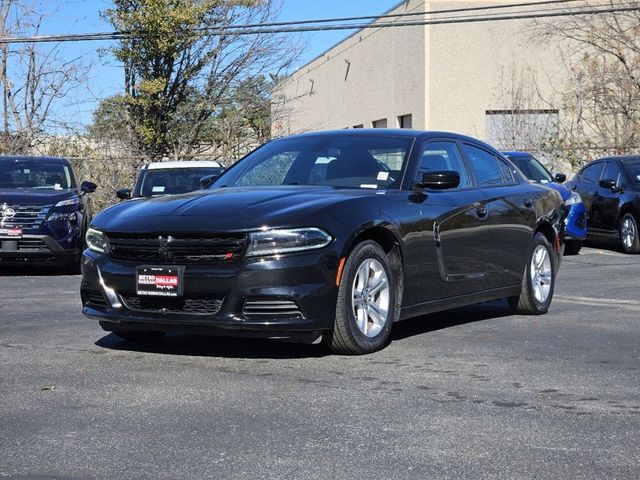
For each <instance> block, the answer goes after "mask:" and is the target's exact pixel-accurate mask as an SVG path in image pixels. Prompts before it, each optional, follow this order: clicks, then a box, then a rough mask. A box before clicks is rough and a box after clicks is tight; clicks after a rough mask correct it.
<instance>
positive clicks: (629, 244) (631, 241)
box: [620, 213, 640, 253]
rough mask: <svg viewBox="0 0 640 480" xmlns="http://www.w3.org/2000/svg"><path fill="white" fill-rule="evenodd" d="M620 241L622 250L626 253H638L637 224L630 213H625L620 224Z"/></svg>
mask: <svg viewBox="0 0 640 480" xmlns="http://www.w3.org/2000/svg"><path fill="white" fill-rule="evenodd" d="M620 241H621V242H622V248H623V249H624V251H625V252H627V253H638V252H640V235H638V222H637V221H636V217H634V216H633V215H632V214H631V213H625V214H624V216H623V217H622V221H621V222H620Z"/></svg>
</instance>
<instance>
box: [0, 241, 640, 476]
mask: <svg viewBox="0 0 640 480" xmlns="http://www.w3.org/2000/svg"><path fill="white" fill-rule="evenodd" d="M639 268H640V256H629V255H624V254H622V253H618V252H616V251H614V250H610V249H600V248H586V249H583V251H582V253H581V255H579V256H576V257H568V258H565V260H564V264H563V265H562V268H561V271H560V274H559V277H558V282H557V288H556V293H555V299H554V302H553V305H552V308H551V311H550V313H549V314H548V315H546V316H542V317H520V316H513V315H510V313H509V310H508V308H507V307H506V303H503V302H495V303H491V304H484V305H479V306H474V307H470V308H465V309H460V310H456V311H453V312H448V313H443V314H438V315H430V316H426V317H422V318H418V319H414V320H409V321H405V322H401V323H399V324H397V325H396V326H395V327H394V332H393V343H392V344H391V345H390V346H389V347H388V348H386V349H385V350H383V351H381V352H378V353H375V354H372V355H368V356H362V357H343V356H332V355H328V354H327V352H325V351H324V350H323V349H322V348H321V347H320V346H317V345H294V344H286V343H279V342H275V341H259V340H246V339H244V340H242V339H240V340H236V339H228V338H210V337H195V336H187V335H169V336H167V337H165V338H164V339H162V340H160V341H158V342H157V343H155V344H151V345H147V346H139V345H135V344H131V343H127V342H124V341H120V340H118V338H117V337H115V336H113V335H110V334H107V333H106V332H103V331H102V330H101V329H100V328H99V327H98V325H97V323H94V322H93V321H90V320H87V319H85V318H84V317H83V316H82V315H81V314H80V299H79V293H78V286H79V277H78V276H56V275H55V274H53V273H48V274H44V275H43V274H41V273H40V272H39V271H37V270H35V271H34V270H32V271H18V272H15V271H4V273H3V274H1V276H0V292H1V295H2V296H1V297H0V478H7V477H8V478H19V479H26V478H33V479H44V478H52V479H93V478H105V479H106V478H109V479H114V478H119V479H120V478H122V479H126V478H131V479H134V478H136V479H137V478H154V479H177V478H180V479H184V478H194V479H199V478H216V479H219V478H232V479H236V478H237V479H270V478H292V479H311V478H318V479H326V478H369V479H374V478H375V479H391V478H393V479H405V478H407V479H408V478H412V479H426V478H438V479H449V478H450V479H460V478H472V479H484V478H487V479H489V478H491V479H495V478H504V479H520V478H562V479H583V478H593V479H604V478H606V479H614V478H616V479H623V478H624V479H626V478H628V479H634V480H635V479H637V478H638V477H639V475H640V474H639V472H640V446H639V445H640V328H639V327H640V318H639V317H640V298H638V285H639V283H640V277H639V275H638V271H639Z"/></svg>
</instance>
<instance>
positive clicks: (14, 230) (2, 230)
mask: <svg viewBox="0 0 640 480" xmlns="http://www.w3.org/2000/svg"><path fill="white" fill-rule="evenodd" d="M0 238H10V239H11V240H15V239H16V238H22V228H20V227H0Z"/></svg>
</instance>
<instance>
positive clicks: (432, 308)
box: [400, 285, 522, 320]
mask: <svg viewBox="0 0 640 480" xmlns="http://www.w3.org/2000/svg"><path fill="white" fill-rule="evenodd" d="M521 291H522V285H513V286H510V287H500V288H495V289H492V290H485V291H482V292H477V293H470V294H466V295H460V296H457V297H449V298H444V299H441V300H434V301H431V302H425V303H420V304H418V305H411V306H408V307H403V308H402V310H401V311H400V320H405V319H407V318H413V317H419V316H421V315H426V314H429V313H435V312H442V311H444V310H451V309H453V308H459V307H466V306H468V305H473V304H475V303H481V302H489V301H491V300H499V299H502V298H507V297H512V296H515V295H520V292H521Z"/></svg>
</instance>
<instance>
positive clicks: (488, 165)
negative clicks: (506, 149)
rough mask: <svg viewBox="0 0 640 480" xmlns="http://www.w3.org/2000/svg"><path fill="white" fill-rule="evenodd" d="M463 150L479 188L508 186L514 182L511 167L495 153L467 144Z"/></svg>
mask: <svg viewBox="0 0 640 480" xmlns="http://www.w3.org/2000/svg"><path fill="white" fill-rule="evenodd" d="M462 148H464V152H465V154H466V155H467V157H468V158H469V163H470V166H471V169H472V170H473V173H474V175H475V177H476V182H478V186H481V187H488V186H496V185H508V184H511V183H513V182H514V180H513V172H512V171H511V167H510V166H509V165H508V164H507V163H505V162H503V161H502V160H501V159H499V158H498V157H497V156H496V155H494V154H493V153H490V152H488V151H486V150H484V149H482V148H478V147H475V146H473V145H469V144H466V143H465V144H464V146H463V147H462Z"/></svg>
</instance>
